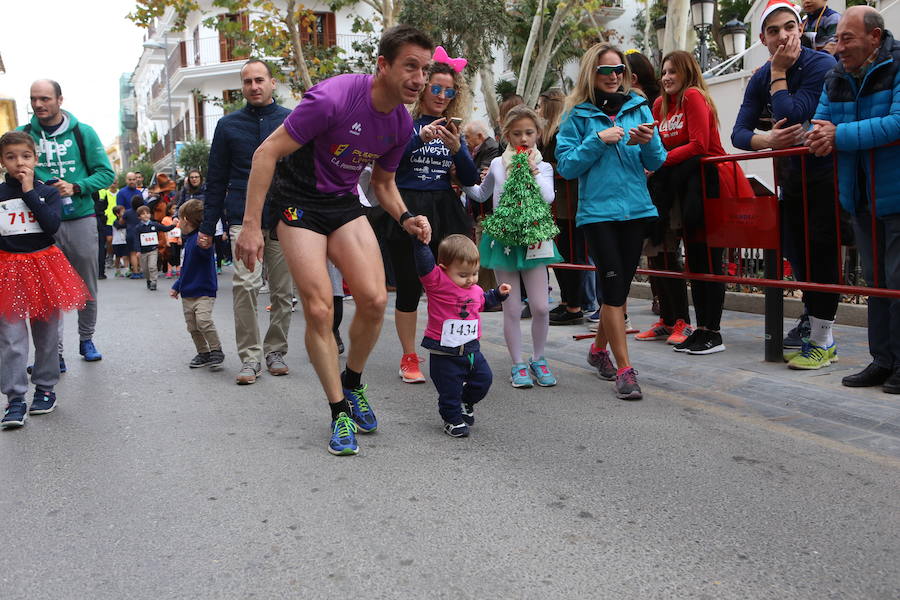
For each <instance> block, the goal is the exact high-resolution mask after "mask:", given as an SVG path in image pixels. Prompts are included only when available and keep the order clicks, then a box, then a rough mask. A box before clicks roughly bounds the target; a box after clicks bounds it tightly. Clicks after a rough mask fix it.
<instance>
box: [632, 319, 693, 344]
mask: <svg viewBox="0 0 900 600" xmlns="http://www.w3.org/2000/svg"><path fill="white" fill-rule="evenodd" d="M682 323H684V321H682ZM673 331H674V328H672V327H669V326H668V325H666V324H665V322H664V321H663V320H662V319H660V320H659V321H657V322H656V323H654V324H653V325H651V326H650V329H648V330H647V331H642V332H640V333H639V334H637V335H636V336H634V339H636V340H640V341H642V342H649V341H653V340H665V339H668V338H669V336H671V335H672V332H673Z"/></svg>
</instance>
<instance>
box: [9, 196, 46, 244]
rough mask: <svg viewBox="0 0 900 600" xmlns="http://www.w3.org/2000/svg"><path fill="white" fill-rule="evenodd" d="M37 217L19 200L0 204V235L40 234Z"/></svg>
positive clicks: (15, 199) (14, 199)
mask: <svg viewBox="0 0 900 600" xmlns="http://www.w3.org/2000/svg"><path fill="white" fill-rule="evenodd" d="M42 231H43V229H41V225H40V223H38V221H37V217H35V216H34V213H33V212H31V209H30V208H28V205H27V204H25V201H24V200H22V199H21V198H13V199H12V200H6V201H4V202H0V235H22V234H25V233H41V232H42Z"/></svg>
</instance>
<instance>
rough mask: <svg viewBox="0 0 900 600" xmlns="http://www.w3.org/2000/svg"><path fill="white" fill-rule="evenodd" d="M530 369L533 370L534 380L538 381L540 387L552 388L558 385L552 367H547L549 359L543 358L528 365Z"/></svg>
mask: <svg viewBox="0 0 900 600" xmlns="http://www.w3.org/2000/svg"><path fill="white" fill-rule="evenodd" d="M528 368H529V369H531V372H532V373H533V374H534V380H535V381H537V384H538V385H539V386H541V387H551V386H554V385H556V377H554V376H553V373H552V372H551V371H550V367H549V366H547V359H545V358H544V357H543V356H542V357H540V358H539V359H537V360H532V361H531V362H530V363H528Z"/></svg>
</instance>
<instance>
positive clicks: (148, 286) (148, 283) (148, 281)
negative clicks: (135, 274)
mask: <svg viewBox="0 0 900 600" xmlns="http://www.w3.org/2000/svg"><path fill="white" fill-rule="evenodd" d="M144 283H146V284H147V289H148V290H149V289H150V280H149V279H148V280H147V281H145V282H144Z"/></svg>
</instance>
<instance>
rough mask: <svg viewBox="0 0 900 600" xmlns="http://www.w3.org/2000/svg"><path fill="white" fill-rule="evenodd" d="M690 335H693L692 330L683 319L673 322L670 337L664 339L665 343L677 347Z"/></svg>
mask: <svg viewBox="0 0 900 600" xmlns="http://www.w3.org/2000/svg"><path fill="white" fill-rule="evenodd" d="M692 333H694V328H693V327H691V326H690V325H688V324H687V323H685V322H684V319H678V320H677V321H675V325H674V327H672V335H670V336H669V337H668V338H667V339H666V343H667V344H671V345H673V346H677V345H678V344H680V343H681V342H683V341H685V340H686V339H688V337H690V335H691V334H692Z"/></svg>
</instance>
